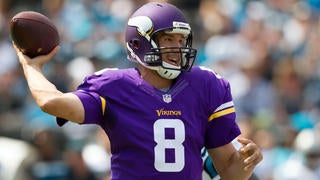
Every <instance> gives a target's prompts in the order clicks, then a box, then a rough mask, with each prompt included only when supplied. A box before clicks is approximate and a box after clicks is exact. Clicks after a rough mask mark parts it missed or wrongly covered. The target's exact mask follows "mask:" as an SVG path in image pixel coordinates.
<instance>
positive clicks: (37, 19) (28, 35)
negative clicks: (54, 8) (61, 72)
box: [10, 11, 60, 58]
mask: <svg viewBox="0 0 320 180" xmlns="http://www.w3.org/2000/svg"><path fill="white" fill-rule="evenodd" d="M10 35H11V38H12V40H13V42H14V43H15V45H16V46H17V47H18V48H19V49H20V50H21V51H22V52H23V54H25V55H27V56H29V57H31V58H33V57H35V56H39V55H44V54H48V53H49V52H50V51H51V50H52V49H53V48H54V47H55V46H57V45H58V44H59V43H60V37H59V32H58V30H57V28H56V26H55V25H54V24H53V22H52V21H51V20H50V19H49V18H48V17H47V16H45V15H43V14H41V13H38V12H35V11H22V12H20V13H18V14H16V15H15V16H13V17H12V19H11V21H10Z"/></svg>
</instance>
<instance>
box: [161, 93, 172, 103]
mask: <svg viewBox="0 0 320 180" xmlns="http://www.w3.org/2000/svg"><path fill="white" fill-rule="evenodd" d="M162 99H163V101H164V102H166V103H170V102H171V101H172V98H171V94H164V95H162Z"/></svg>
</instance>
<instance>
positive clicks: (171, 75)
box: [157, 62, 181, 79]
mask: <svg viewBox="0 0 320 180" xmlns="http://www.w3.org/2000/svg"><path fill="white" fill-rule="evenodd" d="M162 63H163V64H164V66H166V67H168V68H175V69H179V68H180V67H178V66H174V65H172V64H169V63H167V62H162ZM157 72H158V74H159V75H160V76H161V77H163V78H166V79H175V78H177V77H178V76H179V75H180V73H181V71H180V70H173V69H166V68H163V67H162V66H160V67H159V69H158V70H157Z"/></svg>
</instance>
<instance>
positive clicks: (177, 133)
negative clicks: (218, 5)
mask: <svg viewBox="0 0 320 180" xmlns="http://www.w3.org/2000/svg"><path fill="white" fill-rule="evenodd" d="M125 43H126V48H127V51H128V59H129V60H131V61H132V62H134V63H136V65H137V67H135V68H128V69H103V70H101V71H99V72H96V73H95V74H93V75H91V76H88V77H86V78H85V79H84V81H83V83H82V84H80V85H79V86H78V89H77V90H76V91H74V92H68V93H63V92H61V91H59V90H57V89H56V87H55V86H54V85H53V84H52V83H51V82H49V81H48V80H47V79H46V78H45V76H44V75H43V73H42V67H43V65H44V64H45V63H46V62H48V61H49V60H50V59H52V58H53V57H54V55H55V54H56V53H57V51H58V49H59V47H56V48H55V49H54V50H53V51H52V52H51V53H49V54H48V55H45V56H39V57H36V58H33V59H30V58H29V57H27V56H25V55H23V54H22V52H20V51H19V50H18V49H17V48H16V51H17V54H18V56H19V59H20V63H21V65H22V67H23V70H24V74H25V77H26V79H27V82H28V85H29V88H30V90H31V93H32V95H33V97H34V99H35V101H36V103H37V104H38V105H39V107H40V108H41V109H42V110H43V111H44V112H46V113H49V114H51V115H54V116H56V117H57V122H58V124H59V125H63V124H64V123H65V122H66V121H72V122H75V123H79V124H97V125H99V126H101V127H102V128H103V129H104V131H105V132H106V134H107V135H108V137H109V139H110V144H111V153H112V157H111V179H114V180H115V179H121V180H122V179H139V180H140V179H153V180H157V179H159V180H160V179H161V180H163V179H195V180H200V179H202V171H203V166H202V158H201V148H202V147H206V148H207V150H208V153H209V155H210V157H211V158H212V161H213V163H214V165H215V167H216V170H217V172H218V173H219V175H220V176H221V177H222V179H228V180H230V179H237V180H239V179H248V178H249V177H250V176H251V174H252V171H253V169H254V167H255V166H256V165H257V164H258V163H259V162H260V161H261V160H262V155H261V152H260V149H259V147H258V146H257V145H256V144H255V143H254V142H252V141H251V140H249V139H245V138H239V137H238V136H239V135H240V133H241V132H240V129H239V127H238V125H237V123H236V122H235V118H236V114H235V107H234V103H233V101H232V96H231V93H230V85H229V83H228V81H226V80H225V79H223V78H222V77H220V76H219V75H217V74H216V73H214V72H212V71H210V70H208V69H205V68H200V67H193V64H194V60H195V58H196V53H197V51H196V49H194V48H192V31H191V28H190V25H189V24H188V22H187V20H186V18H185V16H184V15H183V13H182V12H181V10H179V9H178V8H177V7H175V6H173V5H171V4H168V3H160V2H151V3H147V4H145V5H143V6H142V7H140V8H139V9H137V10H136V11H135V12H134V13H133V15H132V16H131V17H130V19H129V20H128V23H127V26H126V30H125ZM213 50H214V49H213ZM106 51H108V49H106ZM236 138H237V139H238V141H239V142H240V143H241V144H242V147H241V149H240V151H237V150H236V149H235V148H234V146H233V145H232V143H231V142H232V140H234V139H236Z"/></svg>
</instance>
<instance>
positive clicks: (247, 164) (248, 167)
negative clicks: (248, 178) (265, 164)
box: [244, 155, 262, 171]
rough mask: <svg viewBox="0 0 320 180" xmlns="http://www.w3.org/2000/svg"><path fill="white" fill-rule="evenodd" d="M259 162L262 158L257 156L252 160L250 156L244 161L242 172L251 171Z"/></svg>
mask: <svg viewBox="0 0 320 180" xmlns="http://www.w3.org/2000/svg"><path fill="white" fill-rule="evenodd" d="M246 160H247V161H246ZM261 160H262V156H259V155H257V156H255V157H254V158H253V156H250V157H249V158H247V159H245V162H244V170H245V171H248V170H251V169H253V168H254V167H255V166H256V165H257V164H258V163H259V162H260V161H261Z"/></svg>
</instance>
